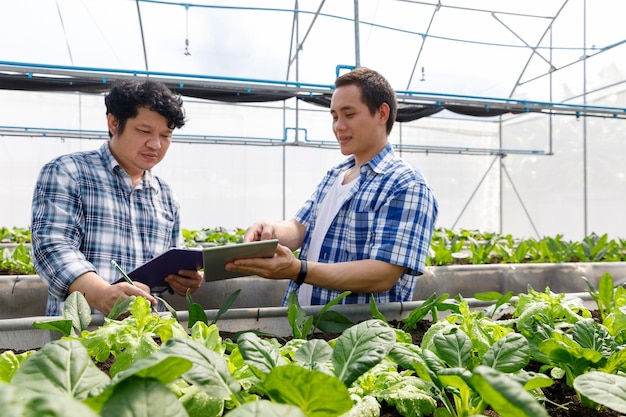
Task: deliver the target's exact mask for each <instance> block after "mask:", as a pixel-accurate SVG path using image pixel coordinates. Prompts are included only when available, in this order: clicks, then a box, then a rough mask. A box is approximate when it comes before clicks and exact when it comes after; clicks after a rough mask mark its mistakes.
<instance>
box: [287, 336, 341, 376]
mask: <svg viewBox="0 0 626 417" xmlns="http://www.w3.org/2000/svg"><path fill="white" fill-rule="evenodd" d="M332 355H333V349H332V348H331V347H330V345H329V344H328V342H327V341H325V340H320V339H314V340H308V341H307V342H306V343H304V344H303V345H302V346H300V348H299V349H298V350H297V351H296V353H295V355H294V360H295V361H296V362H298V363H299V364H302V365H304V364H307V365H310V366H311V368H310V369H317V368H318V366H317V365H316V364H325V363H327V362H330V360H331V358H332Z"/></svg>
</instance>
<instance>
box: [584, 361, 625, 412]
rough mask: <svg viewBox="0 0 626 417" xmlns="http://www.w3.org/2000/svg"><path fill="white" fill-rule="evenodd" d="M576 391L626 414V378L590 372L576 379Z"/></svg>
mask: <svg viewBox="0 0 626 417" xmlns="http://www.w3.org/2000/svg"><path fill="white" fill-rule="evenodd" d="M574 389H575V390H576V391H577V392H579V393H580V394H582V395H584V396H585V397H587V398H589V399H590V400H592V401H595V402H596V403H598V404H602V405H604V406H606V407H608V408H610V409H611V410H615V411H617V412H619V413H622V414H624V413H626V377H624V376H621V375H613V374H607V373H605V372H598V371H590V372H587V373H586V374H583V375H580V376H579V377H577V378H576V379H574Z"/></svg>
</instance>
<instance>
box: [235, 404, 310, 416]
mask: <svg viewBox="0 0 626 417" xmlns="http://www.w3.org/2000/svg"><path fill="white" fill-rule="evenodd" d="M226 417H307V415H306V414H304V412H303V411H302V410H301V409H299V408H298V407H295V406H293V405H287V404H277V403H273V402H271V401H267V400H260V401H254V402H251V403H245V404H243V405H241V406H239V407H237V408H235V409H234V410H232V411H230V412H228V413H226Z"/></svg>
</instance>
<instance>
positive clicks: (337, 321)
mask: <svg viewBox="0 0 626 417" xmlns="http://www.w3.org/2000/svg"><path fill="white" fill-rule="evenodd" d="M352 326H354V322H353V321H352V320H350V319H349V318H348V317H346V316H344V315H343V314H341V313H339V312H337V311H327V312H326V313H325V314H324V315H323V316H322V317H320V318H319V320H317V321H316V322H315V327H317V328H318V329H319V330H321V331H322V332H324V333H333V334H338V333H342V332H343V331H344V330H346V329H348V328H350V327H352Z"/></svg>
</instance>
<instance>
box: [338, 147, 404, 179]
mask: <svg viewBox="0 0 626 417" xmlns="http://www.w3.org/2000/svg"><path fill="white" fill-rule="evenodd" d="M394 158H395V153H394V151H393V147H392V146H391V144H390V143H387V144H386V145H385V147H384V148H383V149H381V151H380V152H378V153H377V154H376V155H375V156H374V157H373V158H372V159H370V160H369V161H367V162H366V163H364V164H363V166H369V167H370V169H371V170H372V171H374V172H375V173H377V174H381V173H383V172H385V170H386V169H387V168H388V167H389V165H390V164H391V163H392V161H393V159H394ZM354 165H355V158H354V155H350V157H348V159H346V160H345V161H344V162H343V163H341V164H340V165H339V166H338V168H339V169H340V170H341V169H346V168H351V167H353V166H354Z"/></svg>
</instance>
